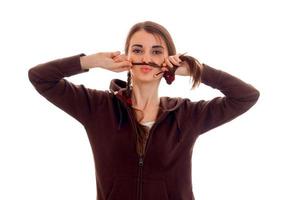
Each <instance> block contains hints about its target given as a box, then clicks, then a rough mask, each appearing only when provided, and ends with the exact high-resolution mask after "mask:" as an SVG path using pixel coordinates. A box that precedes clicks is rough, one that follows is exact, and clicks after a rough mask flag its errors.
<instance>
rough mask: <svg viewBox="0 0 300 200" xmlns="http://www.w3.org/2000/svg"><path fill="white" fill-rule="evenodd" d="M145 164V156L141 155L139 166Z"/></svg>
mask: <svg viewBox="0 0 300 200" xmlns="http://www.w3.org/2000/svg"><path fill="white" fill-rule="evenodd" d="M143 164H144V160H143V157H140V159H139V166H140V167H142V166H143Z"/></svg>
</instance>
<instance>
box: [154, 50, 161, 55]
mask: <svg viewBox="0 0 300 200" xmlns="http://www.w3.org/2000/svg"><path fill="white" fill-rule="evenodd" d="M153 52H154V54H161V53H162V52H161V51H157V50H154V51H153Z"/></svg>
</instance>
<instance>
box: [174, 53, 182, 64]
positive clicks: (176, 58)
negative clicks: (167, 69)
mask: <svg viewBox="0 0 300 200" xmlns="http://www.w3.org/2000/svg"><path fill="white" fill-rule="evenodd" d="M179 56H180V54H176V56H175V57H174V59H175V60H176V61H177V62H178V63H181V62H182V60H181V59H180V58H179Z"/></svg>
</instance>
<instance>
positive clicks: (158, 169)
mask: <svg viewBox="0 0 300 200" xmlns="http://www.w3.org/2000/svg"><path fill="white" fill-rule="evenodd" d="M84 55H85V54H78V55H73V56H70V57H65V58H60V59H56V60H53V61H49V62H46V63H42V64H39V65H37V66H35V67H32V68H31V69H29V70H28V76H29V80H30V82H31V83H32V84H33V86H34V87H35V89H36V90H37V91H38V92H39V93H40V94H41V95H42V96H43V97H45V98H46V99H47V100H48V101H50V102H51V103H53V104H54V105H56V106H57V107H58V108H60V109H62V110H63V111H64V112H66V113H68V114H69V115H71V116H72V117H74V118H75V119H76V120H77V121H78V122H80V123H81V124H82V125H83V126H84V128H85V130H86V132H87V135H88V138H89V142H90V144H91V147H92V151H93V156H94V162H95V170H96V172H95V173H96V185H97V200H193V199H194V195H193V191H192V177H191V167H192V163H191V160H192V152H193V145H194V143H195V141H196V139H197V137H198V136H199V135H200V134H203V133H205V132H207V131H209V130H211V129H213V128H215V127H217V126H220V125H222V124H224V123H227V122H229V121H231V120H232V119H234V118H236V117H237V116H239V115H241V114H243V113H244V112H246V111H247V110H248V109H249V108H251V107H252V106H253V105H254V104H255V103H256V101H257V100H258V97H259V91H258V90H257V89H256V88H254V87H253V86H252V85H250V84H247V83H245V82H243V81H242V80H240V79H238V78H236V77H234V76H232V75H230V74H228V73H226V72H224V71H221V70H217V69H214V68H212V67H210V66H208V65H206V64H204V68H203V73H202V77H201V78H202V83H204V84H206V85H208V86H210V87H212V88H216V89H218V90H219V91H221V92H222V93H223V94H224V95H225V96H223V97H215V98H213V99H211V100H199V101H190V100H189V99H188V98H181V97H172V98H171V97H160V108H161V109H162V111H161V112H160V114H159V115H158V117H157V119H156V121H155V123H154V124H153V126H152V127H151V129H150V134H149V138H148V140H147V144H146V152H145V155H144V156H142V157H140V156H139V155H138V154H137V152H136V129H135V126H136V124H135V123H134V120H133V115H132V113H131V112H130V110H129V109H128V106H127V104H126V102H125V100H124V98H123V97H124V92H125V90H126V82H125V81H123V80H120V79H113V80H111V83H110V87H109V88H110V90H105V91H102V90H96V89H90V88H86V87H85V86H84V85H82V84H80V85H76V84H73V83H72V82H70V81H68V80H66V79H64V77H69V76H72V75H75V74H80V73H83V72H87V71H89V69H86V70H83V69H82V68H81V65H80V59H79V58H80V56H84Z"/></svg>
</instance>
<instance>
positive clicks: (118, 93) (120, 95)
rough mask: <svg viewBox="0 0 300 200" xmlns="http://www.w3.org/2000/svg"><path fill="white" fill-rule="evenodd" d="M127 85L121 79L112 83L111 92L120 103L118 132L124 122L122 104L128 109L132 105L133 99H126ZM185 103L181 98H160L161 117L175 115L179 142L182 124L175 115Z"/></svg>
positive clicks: (113, 80)
mask: <svg viewBox="0 0 300 200" xmlns="http://www.w3.org/2000/svg"><path fill="white" fill-rule="evenodd" d="M126 85H127V82H125V81H123V80H120V79H112V80H111V82H110V86H109V90H110V92H111V93H113V94H114V96H115V97H117V99H118V101H117V104H118V113H119V125H118V130H120V128H121V126H122V122H123V113H122V110H121V106H120V102H122V104H123V105H124V106H125V107H128V106H130V105H131V103H132V102H131V99H128V98H127V97H126ZM182 103H183V99H182V98H180V97H177V98H170V97H167V96H164V97H160V104H159V106H160V109H161V112H162V113H161V115H167V113H173V114H174V116H175V123H176V126H177V134H178V141H180V138H181V134H180V133H181V128H180V123H179V121H178V119H177V115H176V114H175V112H172V111H175V110H176V109H177V108H179V107H180V105H181V104H182Z"/></svg>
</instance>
